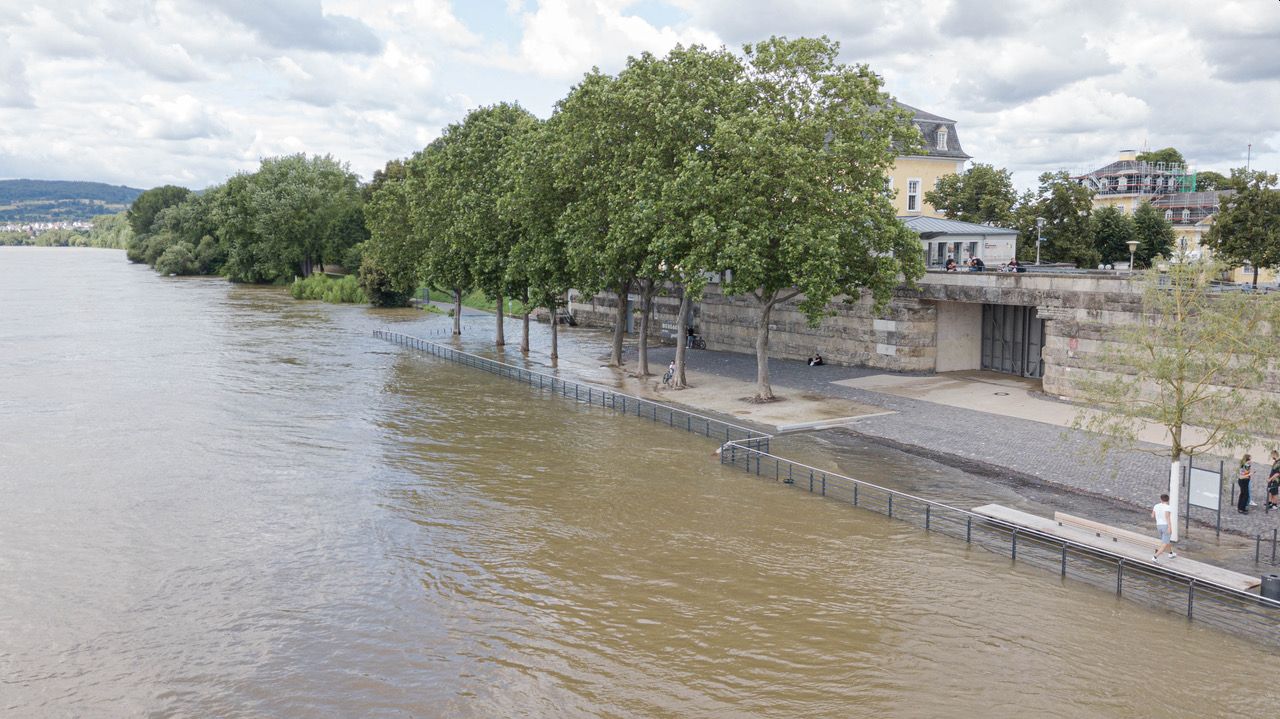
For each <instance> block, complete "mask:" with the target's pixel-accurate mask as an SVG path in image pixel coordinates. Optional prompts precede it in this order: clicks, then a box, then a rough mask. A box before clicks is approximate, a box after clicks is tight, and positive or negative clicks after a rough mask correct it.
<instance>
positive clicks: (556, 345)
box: [551, 307, 560, 365]
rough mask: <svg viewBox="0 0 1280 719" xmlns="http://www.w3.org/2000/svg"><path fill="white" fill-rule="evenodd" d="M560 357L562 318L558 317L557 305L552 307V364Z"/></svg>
mask: <svg viewBox="0 0 1280 719" xmlns="http://www.w3.org/2000/svg"><path fill="white" fill-rule="evenodd" d="M559 358H560V318H559V317H556V310H555V307H552V308H551V364H552V365H554V364H555V363H556V360H557V359H559Z"/></svg>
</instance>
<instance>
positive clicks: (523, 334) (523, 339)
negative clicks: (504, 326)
mask: <svg viewBox="0 0 1280 719" xmlns="http://www.w3.org/2000/svg"><path fill="white" fill-rule="evenodd" d="M522 320H523V322H524V324H523V325H521V327H520V351H521V352H523V353H524V354H529V290H528V289H527V288H526V289H525V291H524V317H523V318H522ZM551 321H552V322H554V321H555V317H552V318H551Z"/></svg>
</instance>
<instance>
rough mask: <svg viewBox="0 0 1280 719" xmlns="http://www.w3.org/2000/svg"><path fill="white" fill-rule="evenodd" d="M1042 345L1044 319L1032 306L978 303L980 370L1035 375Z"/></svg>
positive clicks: (1041, 372)
mask: <svg viewBox="0 0 1280 719" xmlns="http://www.w3.org/2000/svg"><path fill="white" fill-rule="evenodd" d="M1043 348H1044V320H1042V319H1040V317H1039V315H1038V314H1037V312H1036V308H1035V307H1022V306H1018V305H983V306H982V369H985V370H991V371H993V372H1004V373H1005V374H1016V375H1018V376H1020V377H1033V378H1039V377H1041V376H1043V375H1044V359H1042V358H1041V356H1040V350H1041V349H1043Z"/></svg>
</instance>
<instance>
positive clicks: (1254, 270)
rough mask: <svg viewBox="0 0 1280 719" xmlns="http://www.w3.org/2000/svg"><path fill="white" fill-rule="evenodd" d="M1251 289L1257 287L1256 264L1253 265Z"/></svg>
mask: <svg viewBox="0 0 1280 719" xmlns="http://www.w3.org/2000/svg"><path fill="white" fill-rule="evenodd" d="M1253 289H1255V290H1256V289H1258V265H1257V264H1254V266H1253Z"/></svg>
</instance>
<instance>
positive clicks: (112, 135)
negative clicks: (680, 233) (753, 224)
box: [0, 0, 1280, 188]
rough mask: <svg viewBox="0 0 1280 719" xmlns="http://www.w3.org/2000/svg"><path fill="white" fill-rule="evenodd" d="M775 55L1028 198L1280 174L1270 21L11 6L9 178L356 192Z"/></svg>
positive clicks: (6, 91) (892, 6)
mask: <svg viewBox="0 0 1280 719" xmlns="http://www.w3.org/2000/svg"><path fill="white" fill-rule="evenodd" d="M771 34H783V35H791V36H798V35H818V34H826V35H828V36H830V37H832V38H834V39H837V40H839V41H840V42H841V44H842V51H843V57H844V59H845V60H846V61H848V62H865V63H869V64H870V65H871V67H872V68H873V69H874V70H875V71H876V72H878V73H880V74H881V75H883V76H884V78H885V79H886V82H887V89H888V91H889V92H890V93H892V94H893V95H895V96H896V97H898V99H900V100H902V101H903V102H906V103H908V104H911V105H915V106H917V107H921V108H924V109H927V110H929V111H931V112H934V113H937V114H940V115H944V116H947V117H951V118H953V119H956V120H957V121H959V125H958V134H959V136H960V139H961V141H962V143H963V144H964V147H965V149H966V150H967V151H968V152H969V154H971V155H973V156H974V158H975V161H978V162H989V163H993V164H995V165H997V166H1002V167H1008V168H1009V169H1011V170H1014V172H1015V179H1016V181H1017V182H1018V184H1019V185H1022V186H1028V185H1030V184H1032V183H1033V182H1034V179H1035V176H1036V175H1037V174H1039V172H1041V171H1044V170H1051V169H1070V170H1073V171H1080V170H1085V169H1091V168H1092V167H1094V166H1097V165H1100V164H1103V163H1105V162H1107V161H1109V160H1110V159H1112V157H1113V155H1114V154H1115V152H1116V151H1117V150H1120V149H1123V148H1141V147H1142V146H1143V145H1144V144H1145V145H1149V146H1150V147H1153V148H1156V147H1164V146H1168V145H1173V146H1175V147H1178V148H1179V149H1181V150H1182V151H1183V153H1184V154H1185V155H1186V156H1187V158H1188V160H1189V161H1190V162H1191V163H1192V164H1193V165H1194V166H1195V167H1197V168H1199V169H1216V170H1226V169H1227V168H1230V167H1233V166H1239V165H1243V164H1244V161H1245V154H1246V147H1247V146H1248V145H1249V143H1252V144H1253V165H1254V167H1264V168H1267V169H1270V170H1273V171H1274V170H1280V121H1277V117H1278V116H1280V3H1277V2H1275V1H1274V0H1248V1H1245V2H1232V1H1224V0H1215V1H1213V2H1194V1H1186V2H1179V0H1162V1H1161V2H1154V1H1149V0H1137V1H1136V2H1134V1H1131V2H1117V1H1116V0H1105V1H1095V0H1036V1H1035V2H1025V1H1024V2H999V1H997V0H914V1H910V2H908V1H907V0H884V1H883V2H872V1H871V0H864V1H858V0H786V1H778V2H768V1H766V0H639V1H629V0H540V1H539V0H523V1H522V0H470V1H466V0H457V1H455V2H449V1H448V0H42V1H41V2H24V1H22V0H0V178H15V177H31V178H42V179H81V180H98V181H104V182H111V183H121V184H128V185H132V186H135V187H151V186H154V185H158V184H162V183H167V182H173V183H178V184H183V185H187V186H190V187H194V188H199V187H205V186H208V185H210V184H214V183H216V182H219V181H221V180H222V179H224V178H225V177H227V176H228V175H229V174H231V173H234V172H236V171H239V170H246V169H252V168H254V167H255V166H256V165H257V163H258V161H259V159H261V158H263V157H269V156H272V155H278V154H282V153H292V152H308V153H330V154H333V155H335V156H337V157H339V158H341V159H343V160H346V161H348V162H350V163H351V166H352V168H353V169H354V170H356V171H357V172H359V173H360V174H362V175H363V176H365V177H366V178H367V177H368V176H369V175H370V174H371V173H372V172H373V170H374V169H376V168H378V167H381V166H382V165H383V163H385V162H386V161H387V160H388V159H390V158H395V157H402V156H405V155H408V154H410V153H412V152H413V151H415V150H417V149H420V148H421V147H422V146H423V145H425V144H426V143H427V142H429V141H430V140H431V139H432V138H434V137H436V136H437V135H438V134H439V132H440V129H441V128H442V127H443V126H445V125H447V124H448V123H450V122H453V121H456V120H458V119H460V118H461V117H462V116H463V115H464V114H465V113H466V111H467V110H468V109H470V108H474V107H477V106H480V105H485V104H489V103H493V102H497V101H501V100H515V101H518V102H520V103H521V104H522V105H524V106H525V107H527V108H529V109H530V110H531V111H533V112H534V113H535V114H538V115H540V116H543V117H545V116H547V115H548V114H549V113H550V111H551V108H552V106H553V105H554V103H555V101H556V100H557V99H559V98H560V97H562V96H563V95H564V94H565V92H566V91H567V90H568V89H569V87H571V86H572V85H573V84H574V83H575V82H576V81H577V80H578V79H579V78H580V77H581V76H582V74H583V73H584V72H586V71H587V70H589V69H590V68H591V67H592V66H593V65H594V66H599V67H601V68H602V69H604V70H609V71H614V70H617V69H619V68H620V67H621V66H622V65H623V63H624V62H625V60H626V57H627V56H628V55H630V54H634V53H636V52H639V51H642V50H649V51H653V52H657V53H661V52H663V51H665V50H666V49H668V48H670V47H672V46H673V45H675V44H676V43H686V44H687V43H702V44H706V45H722V44H723V45H728V46H730V47H739V46H741V44H743V43H745V42H749V41H753V40H758V39H763V38H765V37H768V36H769V35H771Z"/></svg>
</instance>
